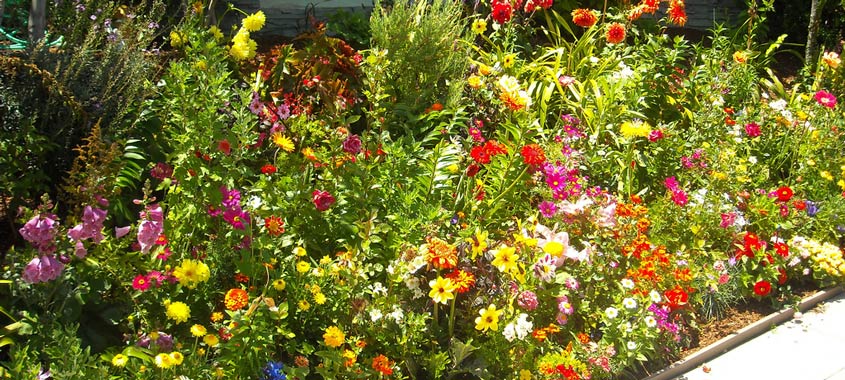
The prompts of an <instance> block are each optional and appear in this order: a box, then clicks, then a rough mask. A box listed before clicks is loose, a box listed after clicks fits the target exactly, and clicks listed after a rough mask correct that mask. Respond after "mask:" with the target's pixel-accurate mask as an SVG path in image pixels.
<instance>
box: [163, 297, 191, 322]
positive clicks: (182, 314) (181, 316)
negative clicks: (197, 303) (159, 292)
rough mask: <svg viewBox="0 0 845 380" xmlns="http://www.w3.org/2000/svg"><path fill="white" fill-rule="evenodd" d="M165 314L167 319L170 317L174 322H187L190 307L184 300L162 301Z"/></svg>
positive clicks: (189, 315)
mask: <svg viewBox="0 0 845 380" xmlns="http://www.w3.org/2000/svg"><path fill="white" fill-rule="evenodd" d="M164 307H165V314H166V315H167V318H168V319H172V320H173V321H175V322H176V323H182V322H187V321H188V318H190V317H191V308H190V307H188V305H186V304H185V303H184V302H170V301H165V302H164Z"/></svg>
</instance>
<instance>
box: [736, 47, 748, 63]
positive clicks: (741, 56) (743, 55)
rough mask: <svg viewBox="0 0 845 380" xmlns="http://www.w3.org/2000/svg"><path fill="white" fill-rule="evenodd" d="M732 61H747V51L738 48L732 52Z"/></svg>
mask: <svg viewBox="0 0 845 380" xmlns="http://www.w3.org/2000/svg"><path fill="white" fill-rule="evenodd" d="M734 62H736V63H739V64H744V63H746V62H748V52H746V51H743V50H740V51H737V52H736V53H734Z"/></svg>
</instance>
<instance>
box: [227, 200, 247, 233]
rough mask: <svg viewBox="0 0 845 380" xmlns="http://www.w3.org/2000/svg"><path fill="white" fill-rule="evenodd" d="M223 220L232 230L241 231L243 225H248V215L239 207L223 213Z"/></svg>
mask: <svg viewBox="0 0 845 380" xmlns="http://www.w3.org/2000/svg"><path fill="white" fill-rule="evenodd" d="M223 220H225V221H226V222H227V223H229V224H231V225H232V227H233V228H235V229H238V230H243V229H244V228H245V226H244V225H245V224H249V214H248V213H247V212H246V211H244V210H243V209H242V208H241V207H240V206H238V207H234V208H228V209H226V211H224V212H223Z"/></svg>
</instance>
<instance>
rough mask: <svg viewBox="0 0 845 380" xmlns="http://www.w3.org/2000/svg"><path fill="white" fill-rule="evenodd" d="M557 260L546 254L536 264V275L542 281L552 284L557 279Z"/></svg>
mask: <svg viewBox="0 0 845 380" xmlns="http://www.w3.org/2000/svg"><path fill="white" fill-rule="evenodd" d="M556 261H557V260H555V258H553V257H552V255H550V254H548V253H547V254H545V255H543V257H541V258H540V260H537V262H536V263H535V264H534V267H533V268H534V274H536V275H537V278H539V279H540V280H542V281H545V282H552V280H554V277H555V269H557V265H555V262H556Z"/></svg>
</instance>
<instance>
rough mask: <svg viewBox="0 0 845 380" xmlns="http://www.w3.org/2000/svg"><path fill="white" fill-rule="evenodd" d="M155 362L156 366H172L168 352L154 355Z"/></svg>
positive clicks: (171, 359)
mask: <svg viewBox="0 0 845 380" xmlns="http://www.w3.org/2000/svg"><path fill="white" fill-rule="evenodd" d="M155 364H156V367H158V368H170V367H172V366H173V358H171V357H170V355H168V354H165V353H161V354H158V355H156V357H155Z"/></svg>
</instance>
